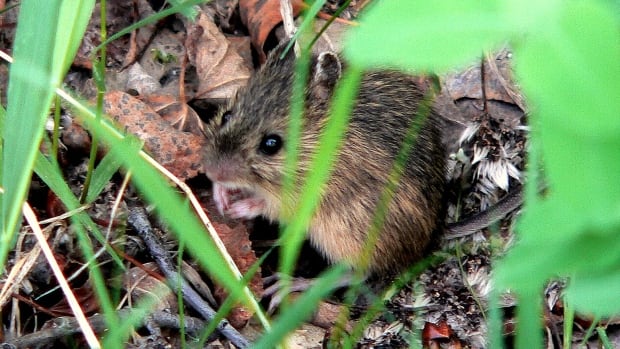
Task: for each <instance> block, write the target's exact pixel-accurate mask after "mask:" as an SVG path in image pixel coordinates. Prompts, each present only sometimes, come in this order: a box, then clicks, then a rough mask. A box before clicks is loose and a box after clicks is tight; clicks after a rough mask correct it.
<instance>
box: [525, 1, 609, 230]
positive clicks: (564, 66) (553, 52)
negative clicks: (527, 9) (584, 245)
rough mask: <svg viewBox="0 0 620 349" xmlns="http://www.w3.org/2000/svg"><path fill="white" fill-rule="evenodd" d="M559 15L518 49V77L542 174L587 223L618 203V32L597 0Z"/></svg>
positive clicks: (580, 221) (566, 207)
mask: <svg viewBox="0 0 620 349" xmlns="http://www.w3.org/2000/svg"><path fill="white" fill-rule="evenodd" d="M561 10H562V12H561V16H559V19H558V23H557V25H556V26H554V27H553V28H548V30H547V31H545V32H538V33H536V35H532V36H530V37H528V38H527V40H526V41H524V42H523V43H522V44H521V45H516V48H515V59H516V71H517V73H518V75H519V76H520V77H521V85H522V87H523V90H524V91H525V92H526V94H527V97H528V100H529V102H530V103H531V104H532V106H533V116H532V120H533V121H534V126H536V127H540V130H539V131H540V137H541V142H542V148H543V149H542V151H543V153H544V160H545V171H546V172H545V175H546V177H547V180H548V181H549V184H550V187H551V188H552V190H553V194H554V195H558V197H559V198H560V199H561V200H562V201H563V204H562V206H559V207H558V208H557V209H562V210H567V211H569V212H571V214H570V217H569V218H570V219H571V221H572V222H573V224H583V223H584V221H589V220H592V219H597V220H598V219H602V220H606V217H607V215H601V214H600V212H604V211H605V210H607V209H609V208H612V207H618V205H619V203H620V186H618V185H617V179H618V178H619V177H620V161H617V159H618V150H620V137H618V135H619V134H620V98H619V95H618V91H620V64H618V62H619V61H620V45H619V44H618V43H619V42H620V34H619V32H618V27H617V23H616V22H615V19H614V17H613V16H612V14H611V13H610V11H608V10H607V9H606V8H604V7H603V6H601V5H600V3H598V2H594V1H591V2H585V1H584V2H567V3H566V4H565V6H563V8H561ZM586 198H587V199H586ZM617 218H618V217H617V215H615V216H614V219H617ZM559 223H561V222H559ZM608 223H613V222H608Z"/></svg>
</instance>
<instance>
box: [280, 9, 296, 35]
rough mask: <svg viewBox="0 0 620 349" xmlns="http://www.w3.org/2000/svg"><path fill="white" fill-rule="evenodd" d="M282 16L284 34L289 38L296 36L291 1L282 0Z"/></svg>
mask: <svg viewBox="0 0 620 349" xmlns="http://www.w3.org/2000/svg"><path fill="white" fill-rule="evenodd" d="M280 15H282V20H283V22H284V32H285V33H286V37H287V38H289V39H290V38H292V37H293V35H295V21H294V19H293V6H292V5H291V1H290V0H280Z"/></svg>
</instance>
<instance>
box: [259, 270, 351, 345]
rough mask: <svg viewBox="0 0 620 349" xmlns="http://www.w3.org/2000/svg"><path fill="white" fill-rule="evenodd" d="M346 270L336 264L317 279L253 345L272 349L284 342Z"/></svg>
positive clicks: (331, 289)
mask: <svg viewBox="0 0 620 349" xmlns="http://www.w3.org/2000/svg"><path fill="white" fill-rule="evenodd" d="M345 270H346V269H345V268H344V267H342V266H336V267H334V268H331V269H330V270H328V271H327V272H326V273H325V274H323V275H322V276H320V277H319V278H318V279H316V280H315V281H316V283H315V284H314V285H313V286H312V287H311V288H310V289H308V290H307V291H306V292H304V293H303V294H302V295H301V296H300V297H299V298H298V299H297V300H296V301H295V302H294V303H293V304H292V305H291V306H290V307H288V308H287V309H285V310H284V311H283V312H282V314H281V315H280V316H279V317H278V318H277V319H276V321H275V322H274V323H273V326H272V331H271V332H269V333H267V334H265V335H264V336H263V337H261V338H260V339H259V340H258V341H257V342H256V343H255V344H254V345H253V346H252V347H253V348H255V349H259V348H269V349H271V348H275V347H276V346H277V345H278V344H279V343H282V341H283V340H284V338H286V336H287V335H288V334H289V333H290V332H291V331H293V330H294V329H296V328H297V327H299V325H301V324H302V323H303V322H304V321H306V320H307V319H308V318H309V317H310V316H311V315H312V313H314V312H315V311H316V309H317V304H318V303H319V302H320V301H321V300H322V299H325V298H326V297H328V296H329V295H330V294H331V293H332V292H333V291H334V290H335V288H334V285H336V284H337V283H338V280H339V279H340V278H342V276H343V275H344V273H345Z"/></svg>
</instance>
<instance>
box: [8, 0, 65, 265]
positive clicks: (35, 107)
mask: <svg viewBox="0 0 620 349" xmlns="http://www.w3.org/2000/svg"><path fill="white" fill-rule="evenodd" d="M60 4H61V2H60V1H59V0H50V1H44V2H41V1H36V0H24V1H22V3H21V8H20V13H19V18H18V22H17V31H16V33H15V42H14V50H13V59H14V63H13V64H12V65H11V68H10V73H9V87H8V94H7V101H8V105H7V115H6V124H5V128H4V130H3V133H4V137H3V138H4V149H3V151H4V154H3V162H2V187H3V188H4V190H5V194H4V195H3V196H2V199H1V201H0V202H1V205H2V210H1V216H0V221H1V227H2V232H1V237H0V266H1V265H3V264H4V261H5V260H6V257H7V254H8V251H9V250H10V249H11V248H12V246H13V240H14V236H15V232H16V230H17V228H18V224H19V221H20V217H21V208H22V202H23V201H24V198H25V196H26V192H27V190H28V185H29V183H30V177H31V174H32V168H33V166H34V161H35V156H36V153H37V150H38V146H39V143H40V142H41V137H42V135H43V127H44V123H45V118H46V116H47V112H48V108H49V106H50V103H51V101H52V97H53V92H54V87H55V85H54V83H55V82H57V81H59V79H60V77H54V76H53V75H52V71H53V68H52V63H51V62H52V58H53V55H54V42H55V41H56V40H55V35H56V27H57V19H58V14H59V11H60ZM41 13H45V14H46V15H45V16H41Z"/></svg>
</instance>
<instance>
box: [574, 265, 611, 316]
mask: <svg viewBox="0 0 620 349" xmlns="http://www.w3.org/2000/svg"><path fill="white" fill-rule="evenodd" d="M618 290H620V270H619V269H618V268H617V267H616V268H609V269H599V270H589V271H585V272H583V273H579V274H577V275H574V276H573V277H572V278H571V280H570V282H569V285H568V287H567V289H566V297H567V299H568V301H569V302H570V303H572V304H574V306H575V308H576V309H577V310H578V311H580V312H582V313H594V314H596V315H598V316H612V315H618V313H620V298H619V297H618Z"/></svg>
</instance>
